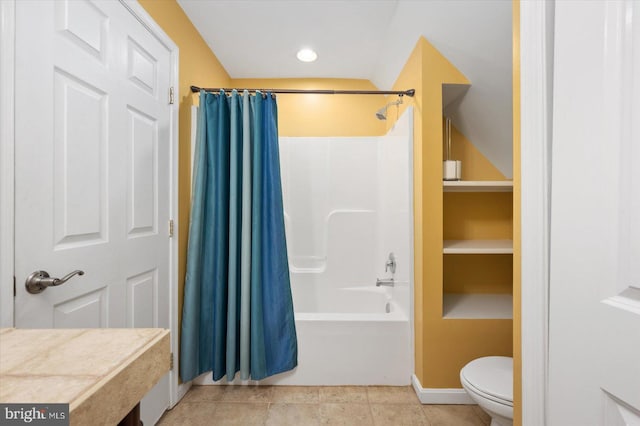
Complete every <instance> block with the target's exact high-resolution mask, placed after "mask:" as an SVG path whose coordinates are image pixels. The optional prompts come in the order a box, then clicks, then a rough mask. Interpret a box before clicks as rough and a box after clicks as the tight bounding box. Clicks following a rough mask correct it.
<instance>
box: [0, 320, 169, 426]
mask: <svg viewBox="0 0 640 426" xmlns="http://www.w3.org/2000/svg"><path fill="white" fill-rule="evenodd" d="M170 352H171V349H170V343H169V331H168V330H164V329H159V328H134V329H126V328H117V329H114V328H112V329H105V328H100V329H57V330H46V329H15V328H4V329H0V402H4V403H12V402H14V403H68V404H69V412H70V419H71V424H72V425H88V424H91V425H102V424H104V425H115V424H117V423H118V422H119V421H120V420H121V419H122V418H123V417H124V416H125V415H126V414H127V413H128V412H129V411H130V410H131V409H132V408H134V407H135V406H136V404H137V403H138V402H139V401H140V400H141V399H142V397H143V396H144V395H145V394H146V393H147V392H148V391H149V390H151V388H152V387H153V386H154V385H155V384H156V383H157V382H158V381H159V380H160V378H162V376H164V375H165V374H166V373H167V372H168V371H169V363H170Z"/></svg>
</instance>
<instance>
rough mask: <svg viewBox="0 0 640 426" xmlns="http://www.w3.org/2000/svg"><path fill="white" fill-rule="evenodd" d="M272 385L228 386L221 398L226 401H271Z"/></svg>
mask: <svg viewBox="0 0 640 426" xmlns="http://www.w3.org/2000/svg"><path fill="white" fill-rule="evenodd" d="M272 392H273V389H272V387H271V386H248V385H247V386H243V385H238V386H227V389H226V391H225V392H223V394H222V396H221V398H220V400H221V401H224V402H271V395H272Z"/></svg>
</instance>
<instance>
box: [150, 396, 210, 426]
mask: <svg viewBox="0 0 640 426" xmlns="http://www.w3.org/2000/svg"><path fill="white" fill-rule="evenodd" d="M216 408H217V406H216V403H215V402H194V403H188V402H182V401H180V403H179V404H177V405H176V406H175V407H174V408H173V410H169V411H166V412H165V413H164V415H163V416H162V418H161V419H160V421H159V422H158V423H157V425H158V426H201V425H206V424H211V419H214V418H215V412H216Z"/></svg>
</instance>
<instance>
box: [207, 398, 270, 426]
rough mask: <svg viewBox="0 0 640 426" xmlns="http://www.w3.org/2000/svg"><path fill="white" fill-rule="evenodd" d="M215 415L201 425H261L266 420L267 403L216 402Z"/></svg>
mask: <svg viewBox="0 0 640 426" xmlns="http://www.w3.org/2000/svg"><path fill="white" fill-rule="evenodd" d="M216 404H217V408H216V412H215V417H211V418H209V419H208V421H207V422H206V423H203V424H202V425H203V426H204V425H216V426H262V425H265V424H266V422H267V411H268V407H269V404H266V403H242V402H218V403H216Z"/></svg>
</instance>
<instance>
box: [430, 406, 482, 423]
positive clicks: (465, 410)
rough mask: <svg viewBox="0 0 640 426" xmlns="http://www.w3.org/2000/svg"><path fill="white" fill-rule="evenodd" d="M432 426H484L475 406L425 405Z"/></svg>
mask: <svg viewBox="0 0 640 426" xmlns="http://www.w3.org/2000/svg"><path fill="white" fill-rule="evenodd" d="M422 409H423V411H424V414H425V415H426V416H427V420H428V421H429V423H430V424H431V426H484V423H483V422H482V419H481V418H480V417H479V416H478V415H477V414H476V413H475V411H474V406H473V405H423V406H422Z"/></svg>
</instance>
